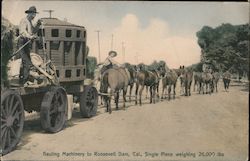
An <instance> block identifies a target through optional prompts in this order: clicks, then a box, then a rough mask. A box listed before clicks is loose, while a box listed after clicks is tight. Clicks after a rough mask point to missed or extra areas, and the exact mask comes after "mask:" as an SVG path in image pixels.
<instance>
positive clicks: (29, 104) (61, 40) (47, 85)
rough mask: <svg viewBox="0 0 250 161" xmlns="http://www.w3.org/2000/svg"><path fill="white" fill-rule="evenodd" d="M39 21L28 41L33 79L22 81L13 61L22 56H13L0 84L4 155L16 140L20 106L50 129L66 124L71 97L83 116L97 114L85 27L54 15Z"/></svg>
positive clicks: (20, 126)
mask: <svg viewBox="0 0 250 161" xmlns="http://www.w3.org/2000/svg"><path fill="white" fill-rule="evenodd" d="M42 22H43V25H42V26H41V27H40V29H39V31H38V38H36V39H35V40H34V41H33V42H32V54H31V59H32V62H33V61H34V62H36V63H34V62H33V64H36V65H34V66H35V69H34V71H33V72H34V73H35V74H34V73H33V74H34V82H35V83H34V84H31V85H27V86H20V84H19V77H18V75H19V73H18V71H19V68H17V69H13V67H14V68H16V67H18V65H19V66H20V64H21V63H20V61H21V60H20V59H12V60H10V71H9V74H8V75H9V85H8V86H7V87H4V88H2V89H1V150H2V154H3V155H5V154H7V153H9V152H11V151H12V150H13V149H14V148H15V146H16V145H17V144H18V143H19V141H20V138H21V135H22V132H23V126H24V120H25V118H24V117H25V116H24V111H27V112H32V111H36V112H40V120H41V125H42V128H43V129H44V130H45V131H46V132H49V133H56V132H58V131H60V130H62V129H63V128H64V126H65V122H66V121H67V120H69V119H70V118H71V116H72V114H71V112H72V106H71V105H72V104H73V102H76V103H79V104H80V112H81V115H82V116H83V117H88V118H89V117H92V116H94V115H96V111H97V104H98V102H97V101H98V93H97V90H96V88H95V87H94V86H93V85H92V84H91V80H90V81H89V79H88V78H87V77H86V70H87V66H86V59H87V56H88V47H87V45H86V40H87V34H86V29H85V28H84V27H83V26H77V25H74V24H71V23H69V22H66V21H61V20H59V19H57V18H42ZM11 71H12V73H11ZM15 72H16V73H17V74H16V75H15V74H13V73H15ZM31 72H32V71H31ZM36 76H37V78H36ZM89 82H90V83H89Z"/></svg>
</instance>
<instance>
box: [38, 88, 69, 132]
mask: <svg viewBox="0 0 250 161" xmlns="http://www.w3.org/2000/svg"><path fill="white" fill-rule="evenodd" d="M67 109H68V101H67V94H66V92H65V90H64V89H63V88H62V87H55V88H52V89H51V90H50V91H48V92H47V93H45V95H44V97H43V100H42V105H41V112H40V117H41V124H42V127H43V129H44V130H45V131H47V132H51V133H56V132H58V131H60V130H61V129H62V128H63V126H64V124H65V121H66V117H67Z"/></svg>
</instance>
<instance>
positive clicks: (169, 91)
mask: <svg viewBox="0 0 250 161" xmlns="http://www.w3.org/2000/svg"><path fill="white" fill-rule="evenodd" d="M170 98H171V85H169V86H168V100H170Z"/></svg>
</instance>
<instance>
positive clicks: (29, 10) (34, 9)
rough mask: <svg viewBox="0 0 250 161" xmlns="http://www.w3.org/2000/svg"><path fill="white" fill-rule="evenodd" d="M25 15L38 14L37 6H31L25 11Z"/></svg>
mask: <svg viewBox="0 0 250 161" xmlns="http://www.w3.org/2000/svg"><path fill="white" fill-rule="evenodd" d="M25 13H38V12H36V7H35V6H31V7H30V8H29V9H28V10H26V11H25Z"/></svg>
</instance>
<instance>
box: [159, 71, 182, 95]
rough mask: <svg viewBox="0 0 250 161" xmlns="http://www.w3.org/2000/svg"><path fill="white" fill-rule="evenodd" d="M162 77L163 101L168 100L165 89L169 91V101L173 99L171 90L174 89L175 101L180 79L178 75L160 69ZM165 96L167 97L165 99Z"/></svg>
mask: <svg viewBox="0 0 250 161" xmlns="http://www.w3.org/2000/svg"><path fill="white" fill-rule="evenodd" d="M160 75H161V76H162V94H161V99H164V98H165V99H166V95H165V94H164V91H165V89H167V91H168V100H170V99H171V90H172V87H173V99H175V95H176V92H175V88H176V83H177V79H178V74H177V73H176V72H175V71H174V70H169V71H166V69H165V68H161V69H160ZM164 95H165V97H164Z"/></svg>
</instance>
